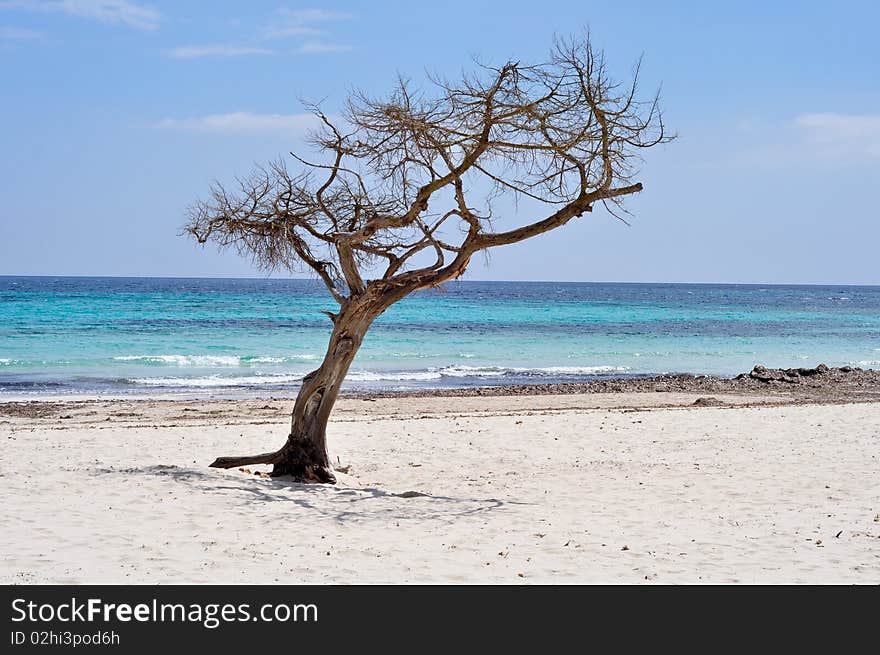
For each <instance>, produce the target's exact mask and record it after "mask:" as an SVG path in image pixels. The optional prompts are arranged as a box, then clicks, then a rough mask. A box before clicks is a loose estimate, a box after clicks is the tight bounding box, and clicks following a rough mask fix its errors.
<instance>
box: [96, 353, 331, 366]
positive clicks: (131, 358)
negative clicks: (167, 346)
mask: <svg viewBox="0 0 880 655" xmlns="http://www.w3.org/2000/svg"><path fill="white" fill-rule="evenodd" d="M113 359H114V361H117V362H139V363H142V364H163V365H166V366H195V367H202V368H218V367H224V368H229V367H237V366H247V365H250V364H283V363H285V362H295V361H310V360H314V359H316V357H315V355H312V354H309V353H303V354H297V355H287V356H285V357H247V356H245V357H238V356H236V355H120V356H119V357H114V358H113Z"/></svg>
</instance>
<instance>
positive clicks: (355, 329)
mask: <svg viewBox="0 0 880 655" xmlns="http://www.w3.org/2000/svg"><path fill="white" fill-rule="evenodd" d="M382 309H383V308H380V307H379V306H377V305H375V304H371V303H360V304H358V305H354V306H349V307H348V308H344V309H343V310H342V311H341V312H340V314H339V315H338V316H332V315H331V318H332V319H333V334H332V335H331V337H330V343H329V344H328V346H327V353H326V354H325V355H324V361H323V362H322V363H321V366H320V367H319V368H318V369H316V370H314V371H312V372H311V373H309V374H308V375H307V376H306V377H305V378H303V381H302V387H300V390H299V395H298V396H297V398H296V404H295V405H294V408H293V415H292V417H291V424H290V434H289V435H288V437H287V443H285V444H284V446H282V447H281V448H280V449H279V450H276V451H275V452H272V453H264V454H262V455H253V456H250V457H220V458H218V459H216V460H215V461H214V462H213V463H212V464H211V466H212V467H215V468H235V467H237V466H246V465H249V464H272V465H273V468H272V476H280V475H285V476H292V477H293V478H294V479H296V480H299V481H301V482H327V483H333V482H336V477H335V476H334V475H333V467H332V466H331V464H330V457H329V455H328V454H327V421H328V419H329V418H330V412H331V411H332V409H333V405H334V404H335V403H336V398H337V397H338V396H339V387H340V385H341V384H342V381H343V380H344V379H345V376H346V374H347V373H348V368H349V366H351V362H352V361H353V360H354V357H355V355H356V354H357V351H358V348H360V345H361V342H362V341H363V338H364V335H365V334H366V332H367V329H368V328H369V327H370V324H371V323H372V322H373V320H374V319H375V318H376V317H377V316H378V315H379V314H380V313H382Z"/></svg>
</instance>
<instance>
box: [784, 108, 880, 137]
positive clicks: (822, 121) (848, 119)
mask: <svg viewBox="0 0 880 655" xmlns="http://www.w3.org/2000/svg"><path fill="white" fill-rule="evenodd" d="M794 125H795V126H796V127H799V128H802V129H803V130H805V132H806V134H807V135H808V136H809V137H810V138H811V139H816V140H820V141H836V140H838V139H868V140H876V139H880V115H877V116H871V115H861V116H859V115H852V114H849V115H848V114H830V113H826V114H802V115H800V116H797V117H795V119H794Z"/></svg>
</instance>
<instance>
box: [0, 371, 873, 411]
mask: <svg viewBox="0 0 880 655" xmlns="http://www.w3.org/2000/svg"><path fill="white" fill-rule="evenodd" d="M665 392H671V393H700V394H706V395H711V394H727V395H730V394H732V395H745V396H751V395H756V396H772V397H776V398H778V400H779V402H780V403H789V404H794V403H802V402H812V403H838V402H868V401H873V400H880V370H878V369H862V368H858V367H850V366H844V367H837V368H831V367H827V366H825V365H824V364H819V365H818V366H817V367H815V368H796V369H795V368H789V369H767V368H765V367H763V366H760V365H758V366H755V367H754V368H753V369H752V370H751V371H750V372H748V373H740V374H739V375H736V376H731V377H725V376H717V375H699V374H691V373H674V374H660V375H644V376H642V375H626V376H608V377H602V378H598V379H594V380H589V381H582V382H553V383H534V384H507V385H505V384H498V385H486V386H474V387H448V388H428V389H403V390H394V391H387V390H376V391H372V390H362V389H354V390H348V389H343V390H342V391H341V393H340V398H341V399H344V398H354V399H364V398H366V399H378V398H431V397H438V398H472V397H479V398H488V397H499V396H570V395H584V394H586V395H593V394H634V393H665ZM295 398H296V390H295V389H294V390H291V392H290V393H278V392H275V393H272V392H271V391H270V392H267V393H264V394H259V393H247V394H234V393H232V394H223V393H187V392H181V393H174V392H164V393H163V392H159V393H148V392H145V393H143V394H141V393H137V394H134V393H132V394H85V393H83V394H51V393H47V394H41V395H33V396H32V395H16V394H7V395H4V394H0V415H2V408H3V407H4V406H7V405H20V404H29V403H54V404H62V405H64V404H81V403H87V402H92V401H94V402H125V403H139V402H157V401H162V402H180V403H193V402H228V403H235V402H246V401H255V402H257V401H264V400H265V401H279V402H283V401H291V402H292V401H293V400H294V399H295Z"/></svg>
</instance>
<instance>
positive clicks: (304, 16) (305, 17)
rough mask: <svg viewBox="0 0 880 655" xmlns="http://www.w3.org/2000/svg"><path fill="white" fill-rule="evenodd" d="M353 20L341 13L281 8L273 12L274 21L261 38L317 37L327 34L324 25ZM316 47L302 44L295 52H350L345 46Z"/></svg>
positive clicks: (326, 45)
mask: <svg viewBox="0 0 880 655" xmlns="http://www.w3.org/2000/svg"><path fill="white" fill-rule="evenodd" d="M352 18H354V16H353V15H352V14H348V13H344V12H341V11H328V10H326V9H288V8H282V9H278V10H277V11H276V12H275V20H274V21H273V23H272V25H270V26H268V27H266V28H265V29H264V30H263V38H266V39H286V38H304V37H317V36H324V35H326V34H327V29H326V28H325V27H318V25H322V26H323V25H325V24H326V23H333V22H338V21H344V20H351V19H352ZM320 45H321V47H317V46H316V44H315V43H313V42H306V43H303V44H302V45H301V46H300V47H299V48H298V50H297V52H302V53H317V52H340V51H342V50H350V49H351V48H349V47H347V46H331V44H323V43H322V44H320Z"/></svg>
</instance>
